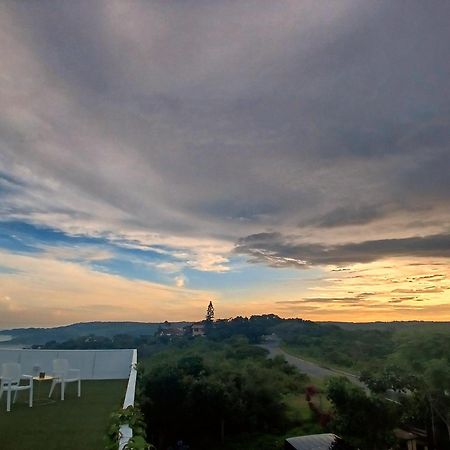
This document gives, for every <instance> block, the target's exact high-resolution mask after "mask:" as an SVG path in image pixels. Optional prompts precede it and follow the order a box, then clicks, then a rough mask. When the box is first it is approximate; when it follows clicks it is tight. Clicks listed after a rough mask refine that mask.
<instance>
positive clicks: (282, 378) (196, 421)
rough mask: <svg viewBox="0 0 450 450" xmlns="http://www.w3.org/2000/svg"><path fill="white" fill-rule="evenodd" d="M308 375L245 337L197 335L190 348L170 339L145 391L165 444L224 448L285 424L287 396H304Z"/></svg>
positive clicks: (155, 432) (151, 420)
mask: <svg viewBox="0 0 450 450" xmlns="http://www.w3.org/2000/svg"><path fill="white" fill-rule="evenodd" d="M306 380H307V379H306V377H305V376H302V375H301V374H299V373H298V372H296V371H293V370H292V368H291V367H290V366H289V365H288V364H287V363H286V361H285V360H284V359H283V358H275V359H274V360H270V359H267V358H266V352H265V351H264V350H263V349H261V348H258V347H254V346H251V345H249V343H248V340H247V339H245V338H243V337H235V338H232V339H231V340H227V341H226V342H221V343H219V342H215V341H210V340H208V339H202V340H191V341H189V345H187V346H184V347H183V348H180V347H177V346H176V344H174V343H171V344H170V345H169V348H168V349H167V351H165V352H162V353H160V354H158V355H155V356H154V357H153V358H152V359H151V360H150V361H148V362H147V372H146V374H145V375H144V376H143V379H142V382H141V393H140V397H141V404H142V410H143V412H144V414H145V417H146V420H147V423H148V431H149V433H150V435H151V436H152V440H153V441H154V442H155V443H157V445H158V448H166V447H167V446H168V445H170V444H173V443H174V442H176V441H177V440H179V439H182V440H183V441H184V442H188V443H189V444H191V445H195V448H196V449H210V448H221V446H226V442H228V441H229V440H231V441H233V442H234V439H235V438H236V437H238V436H241V437H242V436H244V435H246V434H248V433H266V434H268V435H272V434H273V433H275V434H279V433H281V432H283V430H286V429H287V427H289V426H290V424H291V422H290V420H289V418H288V416H287V407H286V404H285V402H284V396H285V395H287V394H295V393H296V394H297V395H301V393H302V392H303V390H304V386H305V384H306ZM271 442H272V443H273V440H272V441H271ZM223 448H225V447H223ZM249 448H254V447H249ZM268 448H269V447H268ZM272 448H273V447H272Z"/></svg>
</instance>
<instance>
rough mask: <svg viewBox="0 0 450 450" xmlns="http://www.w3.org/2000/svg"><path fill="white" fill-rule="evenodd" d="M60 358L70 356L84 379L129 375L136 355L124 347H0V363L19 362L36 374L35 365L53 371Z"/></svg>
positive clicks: (124, 377)
mask: <svg viewBox="0 0 450 450" xmlns="http://www.w3.org/2000/svg"><path fill="white" fill-rule="evenodd" d="M57 358H64V359H67V360H69V365H70V367H72V368H74V369H80V370H81V378H82V379H84V380H116V379H127V378H128V377H129V376H130V368H131V364H132V358H133V349H124V350H122V349H121V350H28V349H26V350H16V349H11V350H9V349H0V365H1V364H2V363H4V362H18V363H19V364H20V365H21V366H22V372H23V373H24V374H27V375H34V374H33V366H40V368H41V371H44V372H46V373H51V372H52V361H53V360H54V359H57Z"/></svg>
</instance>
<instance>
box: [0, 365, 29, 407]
mask: <svg viewBox="0 0 450 450" xmlns="http://www.w3.org/2000/svg"><path fill="white" fill-rule="evenodd" d="M0 378H1V380H0V400H1V398H2V395H3V391H6V411H7V412H9V411H11V392H14V400H13V403H15V402H16V399H17V392H19V391H25V390H29V391H30V396H29V400H28V404H29V405H30V408H31V407H32V406H33V377H32V375H23V374H22V369H21V367H20V364H18V363H3V364H2V372H1V375H0ZM22 379H23V380H28V381H29V383H28V384H24V385H21V384H20V380H22Z"/></svg>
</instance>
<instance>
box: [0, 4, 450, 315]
mask: <svg viewBox="0 0 450 450" xmlns="http://www.w3.org/2000/svg"><path fill="white" fill-rule="evenodd" d="M449 8H450V6H449V4H447V3H442V4H440V3H439V4H438V3H435V4H432V5H427V7H426V8H425V7H424V6H423V3H422V2H420V1H411V2H409V4H408V7H407V8H405V7H404V5H403V4H401V3H395V2H391V1H388V0H384V1H379V2H359V1H356V0H344V1H340V2H334V3H333V4H332V5H331V6H330V5H329V4H327V5H325V4H322V3H321V2H317V1H314V0H305V1H302V2H298V1H294V0H283V1H281V2H277V4H276V6H275V5H274V4H273V2H271V1H269V0H242V1H239V2H221V3H219V2H202V1H190V2H166V1H162V0H161V1H152V2H148V1H136V2H133V3H132V4H126V5H125V4H124V3H123V2H122V1H120V0H108V1H106V0H105V1H101V0H100V1H97V2H95V4H93V3H92V2H88V1H77V2H60V3H58V4H57V5H55V3H54V2H51V1H45V0H43V1H39V2H31V3H27V4H25V3H22V2H3V3H2V4H1V5H0V73H1V74H2V75H1V77H0V102H1V104H2V108H1V111H0V217H1V218H2V220H3V221H10V222H11V221H15V222H21V223H28V224H33V225H35V226H38V227H42V228H47V229H53V230H59V231H60V232H62V233H63V234H65V235H68V236H72V237H85V238H87V239H92V240H95V239H100V240H102V241H106V242H107V244H108V246H112V247H114V250H116V249H117V248H120V249H139V250H142V251H144V252H145V251H148V252H159V253H160V254H162V255H164V256H165V257H166V258H165V259H164V261H158V262H154V263H155V266H154V267H156V265H158V264H159V270H160V272H161V273H162V274H165V275H167V274H170V273H172V274H173V275H172V278H171V280H170V282H172V283H173V282H174V277H175V276H177V275H178V274H179V273H184V272H185V271H188V270H195V271H200V272H204V273H205V274H207V275H211V277H214V273H221V274H225V273H230V272H233V270H236V267H235V266H234V265H233V264H234V259H233V249H234V248H235V246H236V244H237V251H238V252H240V253H242V254H244V255H250V257H251V259H252V260H253V261H257V262H260V263H264V264H267V265H269V266H274V267H285V268H291V267H296V268H309V267H311V266H322V265H328V264H331V265H342V264H350V263H358V262H363V263H370V262H371V261H381V260H382V259H383V258H390V257H391V256H408V257H411V258H425V257H428V256H430V257H435V258H438V257H439V258H440V257H448V252H447V250H446V249H447V248H449V245H448V244H449V240H448V229H449V224H450V203H449V202H450V198H449V196H448V192H449V190H450V186H449V182H450V181H449V180H450V178H449V177H448V173H447V172H448V167H449V166H450V159H449V158H450V152H449V145H450V135H449V130H450V115H449V111H448V105H449V103H450V89H449V87H450V84H449V83H450V81H449V80H450V77H449V76H448V74H449V72H450V61H449V58H448V49H447V46H446V43H447V42H448V41H449V40H450V29H449V27H448V23H447V20H446V18H447V17H448V15H449V14H450V9H449ZM108 248H109V247H108ZM55 251H56V250H55ZM58 251H59V252H61V251H62V250H61V249H59V250H58ZM109 251H110V250H109ZM48 252H50V249H48ZM60 256H61V258H60V259H61V260H62V259H63V255H60ZM66 256H67V259H69V260H70V258H72V257H74V256H73V255H72V256H71V255H68V254H67V255H66ZM106 256H107V255H103V256H101V255H100V256H98V255H97V257H106ZM54 257H55V258H57V256H56V255H54ZM82 258H86V259H85V261H86V262H88V261H89V259H90V258H92V255H88V254H84V255H82V254H79V255H78V259H79V260H80V259H82ZM99 261H103V260H101V259H100V260H99ZM411 263H412V264H414V261H411ZM432 263H433V262H432V261H430V264H432ZM162 264H165V266H164V265H162ZM168 264H171V265H172V266H169V265H168ZM447 264H448V262H444V263H443V266H444V267H446V266H447ZM172 269H173V271H172ZM171 271H172V272H171ZM357 276H360V275H357ZM190 282H191V278H190ZM255 307H256V306H255Z"/></svg>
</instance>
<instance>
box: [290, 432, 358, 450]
mask: <svg viewBox="0 0 450 450" xmlns="http://www.w3.org/2000/svg"><path fill="white" fill-rule="evenodd" d="M286 443H287V445H286V448H287V449H293V450H350V449H351V447H350V446H349V445H348V444H346V443H345V442H344V441H343V440H342V439H341V438H340V437H338V436H336V435H335V434H332V433H325V434H311V435H309V436H297V437H291V438H288V439H286Z"/></svg>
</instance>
